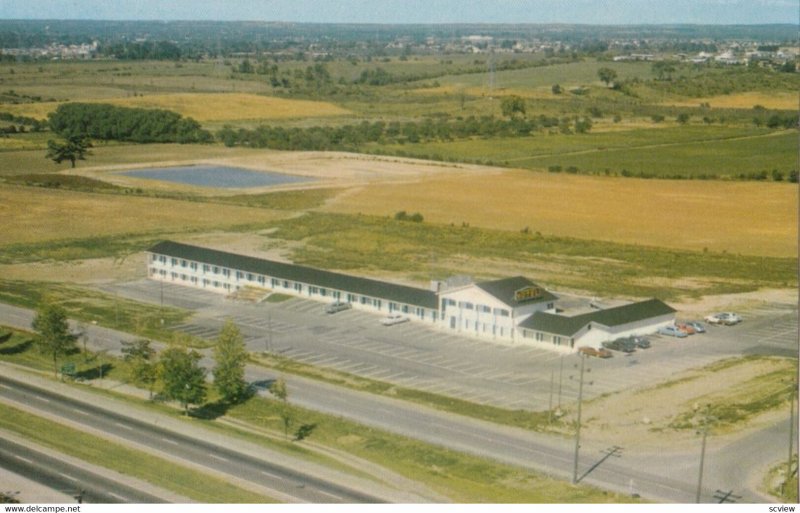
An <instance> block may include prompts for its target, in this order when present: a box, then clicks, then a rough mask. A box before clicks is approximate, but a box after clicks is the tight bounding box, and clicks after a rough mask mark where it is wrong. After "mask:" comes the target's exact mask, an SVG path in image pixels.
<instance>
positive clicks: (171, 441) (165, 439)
mask: <svg viewBox="0 0 800 513" xmlns="http://www.w3.org/2000/svg"><path fill="white" fill-rule="evenodd" d="M161 441H162V442H167V443H168V444H172V445H180V444H179V443H178V442H176V441H175V440H171V439H169V438H163V437H162V438H161Z"/></svg>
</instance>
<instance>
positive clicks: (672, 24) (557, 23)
mask: <svg viewBox="0 0 800 513" xmlns="http://www.w3.org/2000/svg"><path fill="white" fill-rule="evenodd" d="M0 21H41V22H47V21H85V22H91V23H99V22H104V21H107V22H114V23H116V22H133V23H136V22H142V23H201V22H202V23H266V24H270V23H272V24H291V25H382V26H387V27H397V26H403V25H415V26H424V25H431V26H442V25H476V26H482V25H494V26H580V27H703V26H713V27H769V26H798V25H797V24H795V23H785V22H772V23H769V22H765V23H690V22H686V23H681V22H663V23H588V22H585V23H583V22H563V21H553V22H500V21H497V22H492V21H463V22H462V21H455V22H448V21H440V22H436V21H428V22H396V23H389V22H379V21H293V20H248V19H241V20H235V19H230V20H210V19H202V18H197V19H191V18H186V19H179V18H175V19H169V20H161V19H146V18H142V19H134V18H118V19H114V18H107V19H106V18H94V19H93V18H3V17H0ZM798 27H799V30H800V26H798Z"/></svg>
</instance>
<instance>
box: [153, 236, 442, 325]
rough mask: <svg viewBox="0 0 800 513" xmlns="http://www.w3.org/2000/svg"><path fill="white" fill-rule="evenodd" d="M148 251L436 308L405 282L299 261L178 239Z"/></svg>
mask: <svg viewBox="0 0 800 513" xmlns="http://www.w3.org/2000/svg"><path fill="white" fill-rule="evenodd" d="M148 251H149V252H151V253H157V254H159V255H166V256H170V257H175V258H182V259H185V260H193V261H195V262H199V263H204V264H210V265H216V266H220V267H227V268H229V269H232V270H236V271H244V272H248V273H254V274H262V275H265V276H269V277H272V278H278V279H281V280H291V281H296V282H302V283H308V284H310V285H314V286H317V287H325V288H328V289H335V290H341V291H344V292H352V293H355V294H360V295H363V296H369V297H373V298H379V299H386V300H389V301H396V302H398V303H405V304H408V305H414V306H421V307H424V308H430V309H433V310H436V309H437V308H438V305H439V302H438V299H437V297H436V293H435V292H432V291H429V290H426V289H418V288H415V287H407V286H405V285H395V284H392V283H386V282H382V281H378V280H370V279H368V278H358V277H355V276H348V275H346V274H339V273H334V272H330V271H323V270H321V269H314V268H311V267H304V266H301V265H294V264H286V263H283V262H275V261H272V260H265V259H262V258H254V257H249V256H244V255H237V254H235V253H227V252H225V251H217V250H215V249H208V248H201V247H198V246H190V245H188V244H181V243H179V242H172V241H164V242H159V243H158V244H156V245H155V246H153V247H152V248H150V249H149V250H148Z"/></svg>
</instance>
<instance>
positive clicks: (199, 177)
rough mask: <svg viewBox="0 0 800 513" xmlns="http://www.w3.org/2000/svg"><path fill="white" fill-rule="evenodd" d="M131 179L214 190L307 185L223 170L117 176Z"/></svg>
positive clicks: (143, 171) (154, 171)
mask: <svg viewBox="0 0 800 513" xmlns="http://www.w3.org/2000/svg"><path fill="white" fill-rule="evenodd" d="M121 174H123V175H125V176H132V177H134V178H145V179H148V180H162V181H165V182H174V183H182V184H186V185H197V186H200V187H217V188H223V189H240V188H242V189H243V188H248V187H266V186H269V185H285V184H291V183H302V182H308V181H310V180H311V179H310V178H307V177H304V176H293V175H284V174H281V173H274V172H271V171H270V172H259V171H250V170H247V169H241V168H238V167H227V166H184V167H164V168H148V169H137V170H135V171H126V172H124V173H121Z"/></svg>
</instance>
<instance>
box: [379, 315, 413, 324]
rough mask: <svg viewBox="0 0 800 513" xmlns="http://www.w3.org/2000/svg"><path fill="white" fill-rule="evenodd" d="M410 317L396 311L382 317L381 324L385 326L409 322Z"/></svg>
mask: <svg viewBox="0 0 800 513" xmlns="http://www.w3.org/2000/svg"><path fill="white" fill-rule="evenodd" d="M408 320H409V319H408V317H406V316H405V315H403V314H399V313H395V314H389V315H388V316H387V317H384V318H383V319H381V324H383V325H384V326H394V325H395V324H400V323H403V322H407V321H408Z"/></svg>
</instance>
